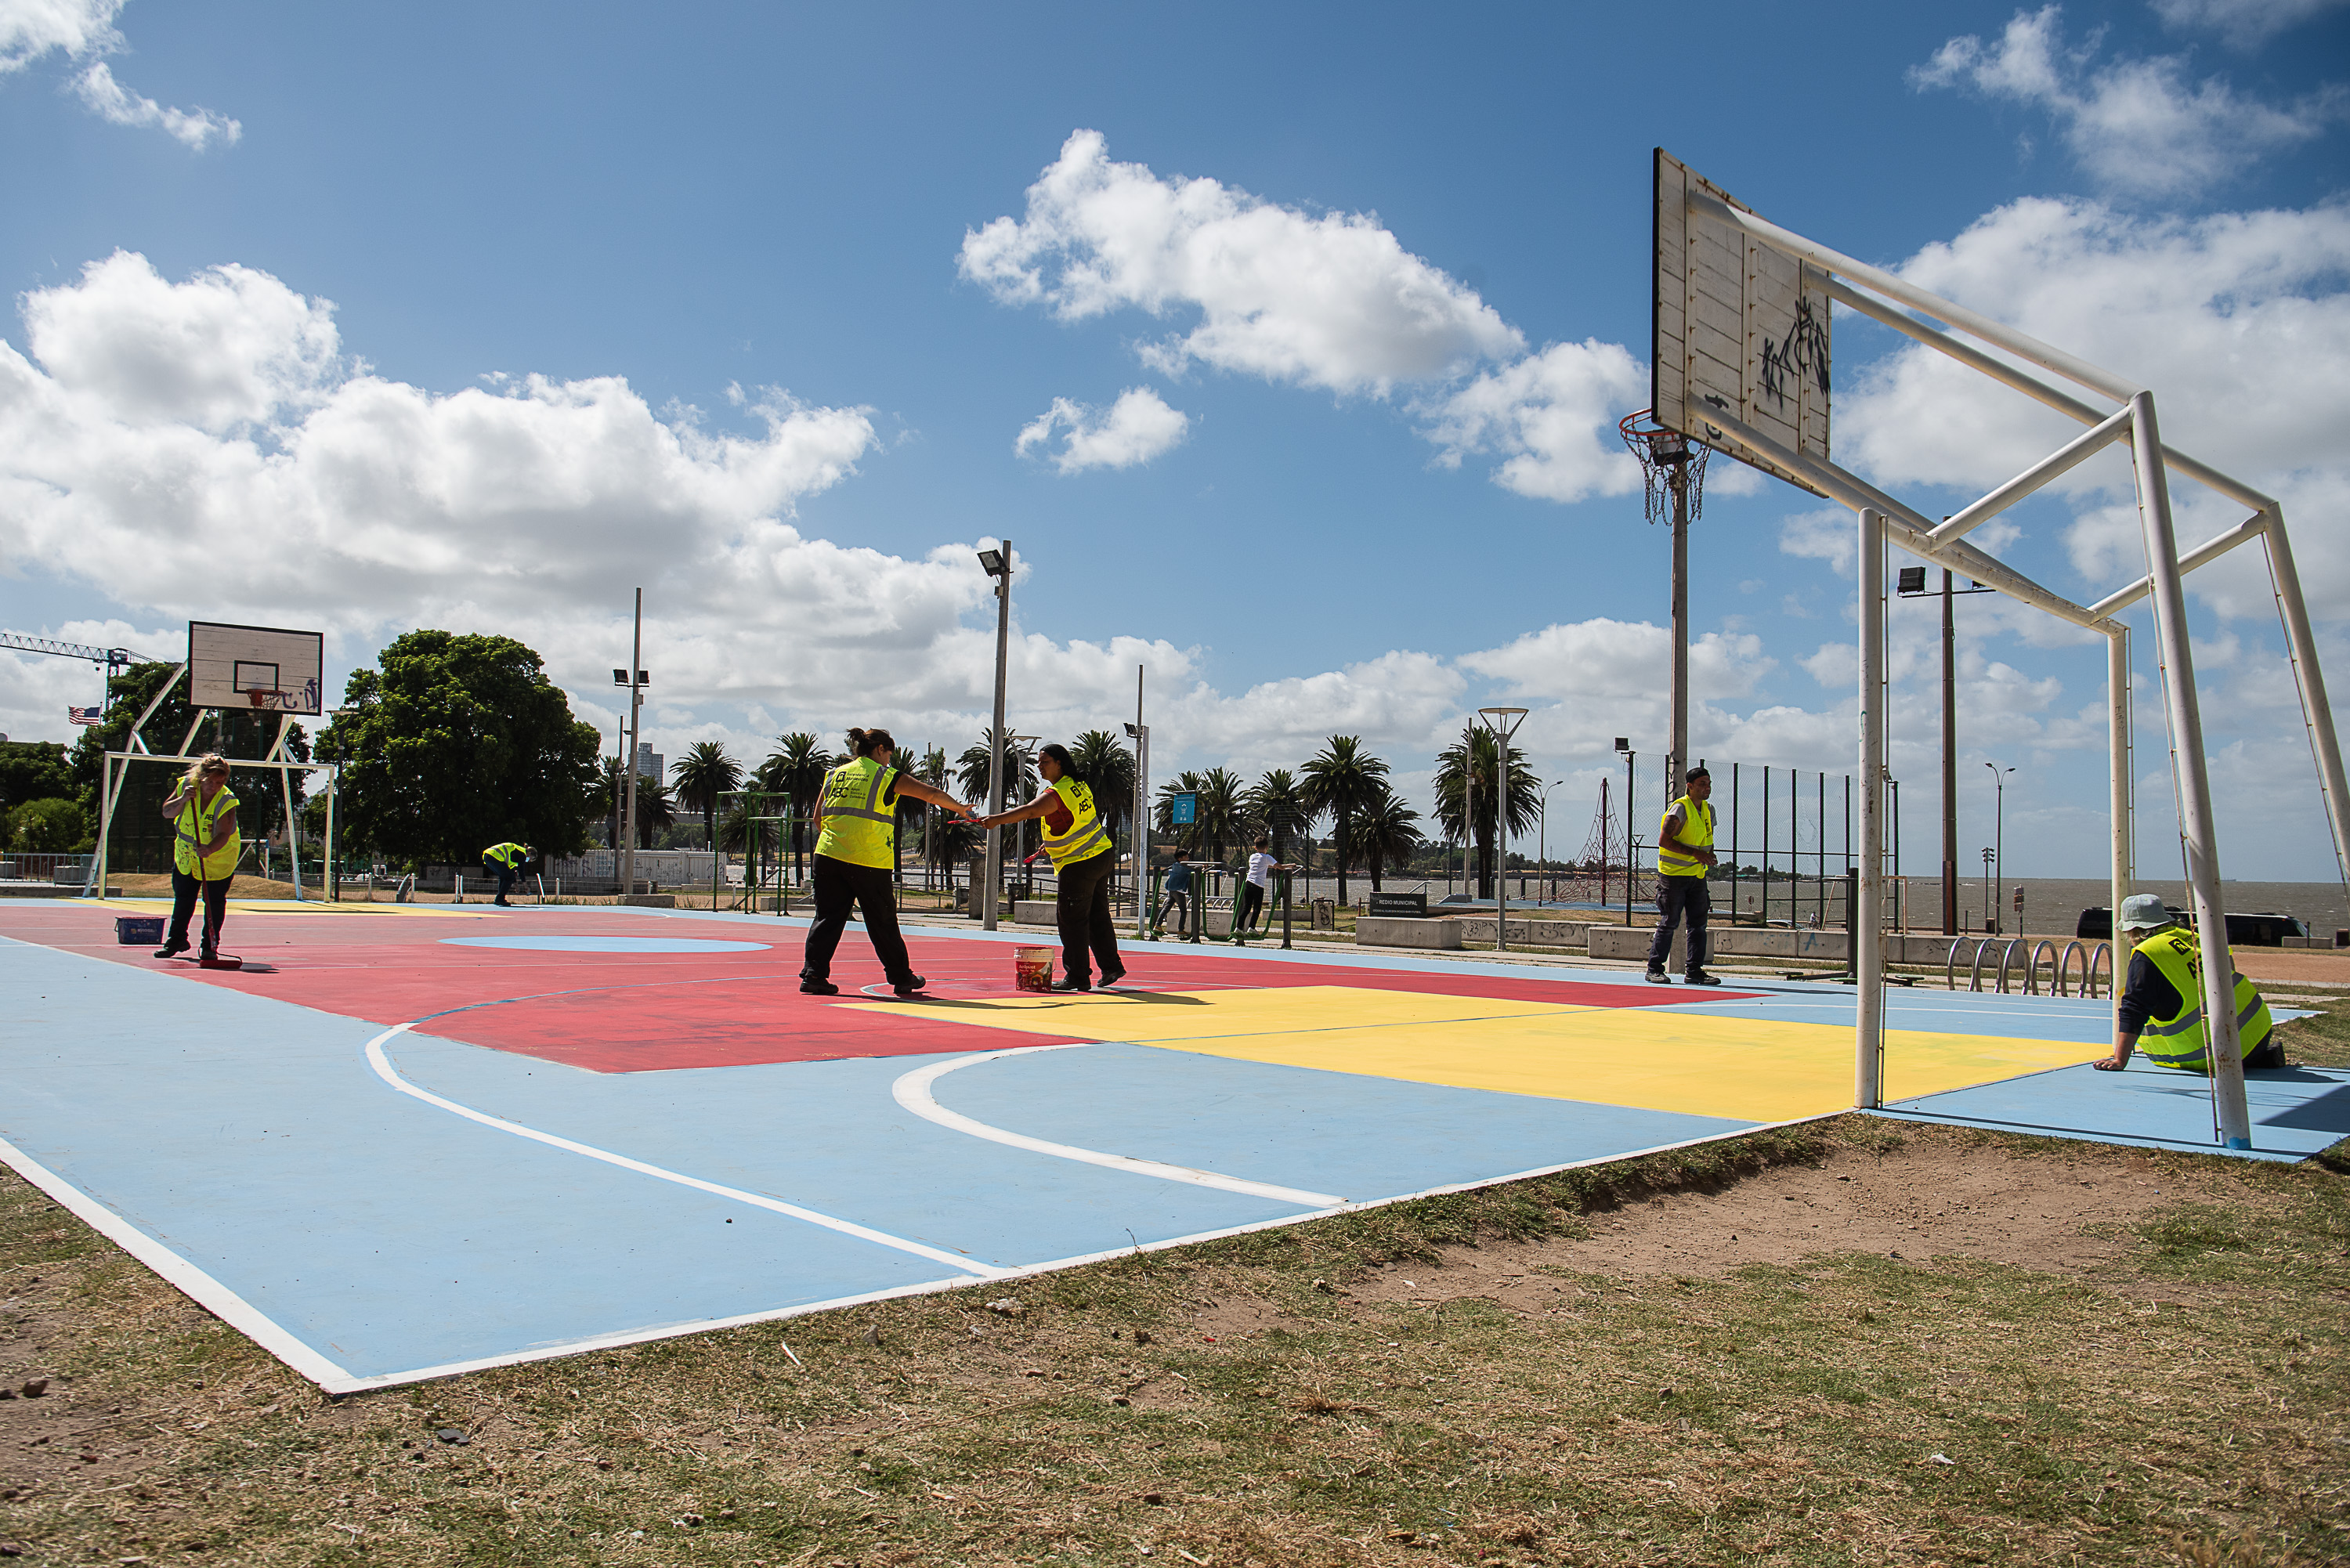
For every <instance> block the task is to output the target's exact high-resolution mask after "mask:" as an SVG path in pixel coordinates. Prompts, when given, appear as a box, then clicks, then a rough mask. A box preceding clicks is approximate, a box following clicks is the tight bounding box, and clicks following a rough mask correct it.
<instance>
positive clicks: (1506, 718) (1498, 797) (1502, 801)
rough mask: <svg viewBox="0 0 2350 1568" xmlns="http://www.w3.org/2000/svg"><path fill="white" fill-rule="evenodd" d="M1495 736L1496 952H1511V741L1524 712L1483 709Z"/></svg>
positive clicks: (1524, 719) (1488, 725)
mask: <svg viewBox="0 0 2350 1568" xmlns="http://www.w3.org/2000/svg"><path fill="white" fill-rule="evenodd" d="M1477 717H1479V718H1480V719H1482V720H1483V721H1484V722H1485V728H1486V729H1488V730H1490V731H1492V734H1493V774H1494V778H1493V950H1494V951H1495V952H1507V951H1509V950H1510V928H1509V918H1510V810H1509V805H1510V737H1511V736H1513V735H1514V734H1516V733H1517V732H1518V726H1519V725H1520V724H1523V723H1524V722H1525V721H1526V711H1525V710H1524V709H1523V708H1480V709H1478V710H1477Z"/></svg>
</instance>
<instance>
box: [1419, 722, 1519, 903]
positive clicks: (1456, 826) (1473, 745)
mask: <svg viewBox="0 0 2350 1568" xmlns="http://www.w3.org/2000/svg"><path fill="white" fill-rule="evenodd" d="M1501 771H1502V770H1501V767H1500V765H1499V763H1498V761H1497V754H1496V753H1495V751H1494V741H1493V732H1492V731H1491V730H1489V729H1487V728H1485V726H1484V725H1482V724H1474V723H1472V724H1471V725H1470V726H1469V727H1468V728H1467V729H1465V730H1463V731H1461V738H1460V739H1459V740H1458V741H1455V742H1452V744H1451V745H1449V746H1447V747H1445V748H1444V751H1443V753H1442V754H1441V755H1440V756H1439V757H1438V758H1437V760H1436V820H1437V821H1438V822H1440V823H1441V824H1443V826H1444V831H1445V832H1447V833H1449V834H1451V836H1452V837H1453V838H1454V839H1455V840H1456V841H1457V842H1459V843H1462V844H1471V843H1473V844H1474V845H1476V846H1477V896H1478V897H1479V898H1492V896H1493V871H1494V866H1493V786H1494V784H1495V782H1496V781H1497V780H1498V779H1499V778H1500V776H1501ZM1509 785H1510V787H1509V791H1508V794H1507V795H1506V796H1505V797H1504V798H1505V799H1506V800H1507V801H1508V803H1509V818H1510V832H1511V834H1512V835H1513V836H1515V835H1518V834H1522V833H1524V832H1525V831H1527V830H1528V829H1529V828H1531V827H1533V826H1534V810H1535V805H1534V802H1535V795H1536V793H1537V792H1538V791H1539V790H1540V788H1541V785H1542V781H1541V780H1540V779H1538V778H1536V777H1535V776H1534V769H1532V768H1530V767H1528V766H1527V765H1526V754H1525V753H1523V752H1522V751H1520V750H1519V749H1518V748H1517V747H1515V746H1512V747H1511V748H1510V780H1509Z"/></svg>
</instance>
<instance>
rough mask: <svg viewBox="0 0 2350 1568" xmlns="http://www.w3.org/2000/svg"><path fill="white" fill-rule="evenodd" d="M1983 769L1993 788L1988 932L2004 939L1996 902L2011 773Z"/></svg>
mask: <svg viewBox="0 0 2350 1568" xmlns="http://www.w3.org/2000/svg"><path fill="white" fill-rule="evenodd" d="M1983 766H1985V767H1987V768H1989V769H1990V770H1991V783H1992V784H1994V785H1995V786H1997V788H1996V791H1995V795H1994V803H1993V805H1992V806H1991V929H1992V930H1993V931H1994V932H1996V933H1999V934H2002V935H2004V934H2005V933H2006V930H2007V912H2006V910H2004V909H2002V908H2001V907H2000V898H2001V896H2002V893H2003V892H2004V891H2005V889H2004V888H2002V883H2003V882H2005V881H2006V879H2007V775H2008V774H2012V773H2013V772H2014V771H2015V770H2014V769H2013V768H2003V767H2001V766H2000V765H1999V764H1998V763H1984V764H1983Z"/></svg>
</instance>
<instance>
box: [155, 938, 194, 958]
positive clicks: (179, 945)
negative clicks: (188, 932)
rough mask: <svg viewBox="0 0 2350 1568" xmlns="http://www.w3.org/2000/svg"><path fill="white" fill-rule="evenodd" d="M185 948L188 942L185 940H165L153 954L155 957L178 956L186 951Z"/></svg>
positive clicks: (186, 948)
mask: <svg viewBox="0 0 2350 1568" xmlns="http://www.w3.org/2000/svg"><path fill="white" fill-rule="evenodd" d="M187 950H188V944H187V943H186V942H183V941H180V942H166V943H165V944H164V945H163V946H161V947H160V948H157V949H156V950H155V956H156V957H157V958H178V957H179V956H180V955H181V954H182V953H183V952H186V951H187Z"/></svg>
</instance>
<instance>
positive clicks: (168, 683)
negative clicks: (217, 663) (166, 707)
mask: <svg viewBox="0 0 2350 1568" xmlns="http://www.w3.org/2000/svg"><path fill="white" fill-rule="evenodd" d="M187 672H188V666H187V663H186V661H185V660H182V662H181V664H180V665H179V667H178V668H177V669H175V670H172V674H171V678H170V679H169V680H165V681H164V682H163V684H162V685H161V686H160V687H158V688H157V689H156V691H155V695H154V696H153V697H152V698H151V699H150V700H149V701H148V703H147V706H146V707H145V708H144V709H142V710H140V714H139V718H138V721H137V722H134V723H133V724H132V725H131V726H130V739H129V741H128V742H125V743H126V744H128V745H130V747H131V748H132V750H130V751H127V752H108V753H105V754H104V756H103V758H102V764H103V767H104V774H103V775H102V776H103V783H102V785H101V787H100V790H99V802H100V805H99V818H98V853H97V854H95V855H93V856H91V857H90V861H89V874H90V879H89V880H88V882H85V883H83V884H82V895H83V896H84V897H85V898H98V899H99V901H101V902H103V901H104V900H105V898H106V845H107V839H108V836H109V835H110V834H111V833H112V831H113V828H114V808H115V806H116V805H118V804H119V803H120V799H121V791H122V784H124V783H125V782H126V781H127V780H128V779H129V778H130V766H131V764H132V763H189V762H192V761H193V760H194V759H193V756H192V754H191V753H190V752H189V750H188V748H189V746H190V745H192V743H193V742H194V741H195V738H196V732H197V731H198V730H200V729H202V728H203V722H204V715H205V714H207V713H209V712H211V711H213V710H212V709H209V708H199V709H197V710H196V718H195V722H193V723H192V724H190V725H189V726H188V732H187V734H186V735H184V736H182V738H181V741H180V749H179V751H178V752H176V753H171V754H168V755H167V754H164V753H160V752H151V751H149V750H148V749H147V739H146V737H145V736H144V735H142V734H141V733H140V731H141V730H142V729H144V728H145V726H146V723H147V721H148V720H149V719H150V718H152V717H153V716H154V712H155V710H156V709H158V708H160V707H161V706H162V705H163V699H164V698H166V697H168V696H170V695H171V694H172V688H173V687H174V686H177V685H178V684H179V683H180V678H181V677H182V676H183V675H185V674H186V673H187ZM294 719H295V715H294V714H292V713H288V712H280V713H279V714H278V717H277V739H276V742H274V743H273V744H272V745H271V746H270V748H269V754H268V755H267V756H265V757H229V758H225V759H224V761H226V762H227V763H228V764H229V765H230V766H231V767H233V768H245V769H255V768H261V769H267V770H269V771H270V772H273V773H275V774H276V775H277V782H278V784H279V785H280V786H281V787H282V788H283V789H284V790H285V792H286V857H287V859H288V860H290V861H291V862H292V864H293V870H294V898H295V900H296V902H297V903H298V902H301V901H303V900H302V830H301V824H299V823H298V822H296V820H295V816H294V775H295V774H297V773H302V774H317V773H322V774H326V775H327V825H326V827H327V831H326V836H325V838H324V839H323V840H322V841H321V842H322V843H323V844H324V846H325V849H326V857H327V859H326V864H327V875H326V877H324V878H322V880H321V882H320V886H319V891H320V893H321V894H322V895H323V896H325V897H328V898H331V897H332V896H333V892H334V889H333V887H332V886H331V884H332V882H333V879H334V865H335V794H336V789H337V785H338V783H339V781H340V780H341V778H342V776H343V770H342V765H341V764H340V763H302V762H292V761H288V760H287V759H286V755H285V752H286V737H287V735H288V733H289V732H290V730H291V728H292V725H293V722H294Z"/></svg>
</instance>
